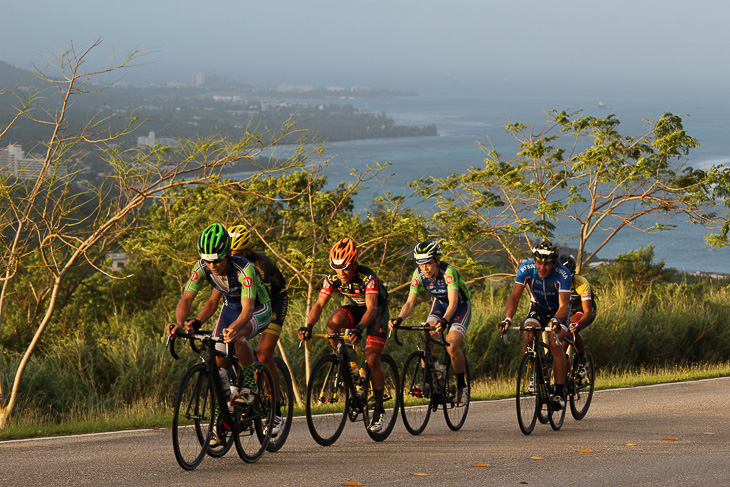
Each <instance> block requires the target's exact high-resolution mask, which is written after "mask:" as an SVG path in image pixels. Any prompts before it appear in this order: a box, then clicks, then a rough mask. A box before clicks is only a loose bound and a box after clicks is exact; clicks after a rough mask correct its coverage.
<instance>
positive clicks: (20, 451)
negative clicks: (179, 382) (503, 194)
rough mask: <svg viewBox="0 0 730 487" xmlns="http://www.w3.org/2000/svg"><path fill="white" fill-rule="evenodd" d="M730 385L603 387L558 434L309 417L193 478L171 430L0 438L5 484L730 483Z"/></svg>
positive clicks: (502, 421)
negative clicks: (322, 437)
mask: <svg viewBox="0 0 730 487" xmlns="http://www.w3.org/2000/svg"><path fill="white" fill-rule="evenodd" d="M729 409H730V378H721V379H711V380H704V381H697V382H685V383H677V384H667V385H660V386H650V387H641V388H635V389H619V390H611V391H600V392H597V393H596V395H595V396H594V400H593V404H592V405H591V409H590V411H589V412H588V415H587V416H586V418H585V419H584V420H582V421H575V420H573V419H572V417H570V413H569V412H568V414H567V415H566V420H565V425H564V426H563V429H562V430H560V431H558V432H555V431H552V429H551V428H550V426H549V425H540V424H538V425H537V426H536V427H535V430H534V432H533V433H532V435H530V436H524V435H523V434H522V433H521V432H520V430H519V427H518V426H517V419H516V415H515V410H514V400H513V399H512V400H503V401H489V402H474V403H472V405H471V409H470V411H469V417H468V418H467V421H466V424H465V425H464V428H463V429H462V430H461V431H459V432H452V431H450V430H449V429H448V428H447V426H446V424H445V422H444V419H443V415H442V414H436V415H432V416H431V421H430V422H429V425H428V427H427V428H426V430H425V431H424V432H423V434H421V435H420V436H418V437H414V436H411V435H409V434H408V432H406V431H405V428H404V427H403V425H402V423H401V422H400V419H399V420H398V424H397V425H396V428H395V430H394V431H393V434H392V435H391V437H390V438H388V440H386V441H385V442H383V443H375V442H373V441H372V440H370V438H369V437H368V436H367V434H366V433H365V431H364V427H363V425H362V423H361V422H358V423H348V424H347V425H346V427H345V431H344V433H343V436H342V437H341V438H340V439H339V440H338V441H337V443H335V444H334V445H333V446H330V447H321V446H319V445H317V444H316V443H315V442H314V441H313V440H312V439H311V437H310V436H309V432H308V430H307V426H306V422H305V421H304V419H303V418H297V419H295V423H294V425H293V427H292V431H291V436H290V437H289V441H288V442H287V444H286V446H285V447H284V449H283V450H282V451H280V452H278V453H274V454H266V455H264V457H263V458H262V459H261V460H260V461H259V462H258V463H256V464H253V465H248V464H244V463H243V462H242V461H241V460H240V459H239V458H238V455H237V454H236V452H235V448H234V449H232V450H231V452H229V454H228V455H227V456H226V457H224V458H221V459H214V458H210V457H208V458H206V459H205V460H204V461H203V463H202V464H201V465H200V466H199V467H198V469H197V470H195V471H193V472H185V471H183V470H182V469H181V468H180V467H179V466H178V465H177V462H176V461H175V457H174V454H173V451H172V443H171V434H170V429H158V430H142V431H131V432H120V433H107V434H98V435H82V436H74V437H63V438H45V439H36V440H23V441H6V442H0V485H2V486H4V487H10V486H29V485H44V486H45V485H74V486H82V485H114V486H127V485H129V486H138V485H161V486H166V485H181V486H187V485H194V486H198V487H199V486H201V485H247V486H259V485H260V486H270V487H271V486H310V485H311V486H315V485H316V486H339V485H363V486H404V485H417V486H431V485H438V486H443V485H459V486H471V485H500V486H501V485H560V486H570V485H579V486H601V485H629V484H641V485H648V486H652V485H657V486H658V485H661V486H665V487H666V486H672V485H699V484H703V485H705V484H707V485H730V475H729V474H728V472H730V419H729V418H728V410H729Z"/></svg>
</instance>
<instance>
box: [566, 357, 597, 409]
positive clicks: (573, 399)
mask: <svg viewBox="0 0 730 487" xmlns="http://www.w3.org/2000/svg"><path fill="white" fill-rule="evenodd" d="M585 356H586V369H587V374H586V376H585V378H584V379H583V381H580V380H579V378H578V377H577V376H576V375H575V374H574V373H573V372H574V371H575V368H576V367H575V364H577V363H578V362H577V361H576V360H577V356H576V355H574V356H573V364H574V366H573V369H574V370H573V371H572V372H571V374H570V375H571V380H572V381H573V382H572V384H573V388H572V389H573V390H572V393H571V394H570V413H571V414H572V415H573V417H574V418H575V419H577V420H579V421H580V420H581V419H583V418H584V417H585V415H586V413H587V412H588V408H589V407H590V405H591V400H592V399H593V389H594V387H595V385H596V362H595V359H594V358H593V351H592V350H591V349H590V348H588V347H586V348H585Z"/></svg>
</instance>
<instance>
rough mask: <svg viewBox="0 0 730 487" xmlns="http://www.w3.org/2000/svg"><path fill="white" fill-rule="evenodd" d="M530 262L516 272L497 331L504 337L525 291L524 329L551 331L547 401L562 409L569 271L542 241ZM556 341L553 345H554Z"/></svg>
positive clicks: (527, 337) (529, 335) (527, 339)
mask: <svg viewBox="0 0 730 487" xmlns="http://www.w3.org/2000/svg"><path fill="white" fill-rule="evenodd" d="M532 257H533V258H532V259H530V260H528V261H527V262H525V263H523V264H522V265H521V266H520V267H519V269H518V270H517V277H516V278H515V284H514V286H513V287H512V293H511V294H510V296H509V298H508V299H507V307H506V309H505V318H504V321H502V322H501V323H500V324H499V327H500V331H501V332H502V333H506V332H507V329H508V328H509V327H510V325H511V324H512V317H513V316H514V314H515V312H516V311H517V305H518V304H519V302H520V297H521V296H522V293H523V291H524V290H525V288H527V290H528V292H529V293H530V297H531V305H530V311H529V312H528V314H527V318H526V319H525V327H530V328H538V329H543V328H546V327H547V326H549V327H550V329H551V330H552V331H553V333H551V334H550V336H549V338H548V345H549V346H550V351H551V353H552V356H553V372H554V376H555V390H556V391H555V392H556V394H555V395H554V396H553V397H552V398H551V403H552V406H553V408H555V409H557V410H559V409H562V408H564V407H565V372H566V367H567V366H566V363H565V353H563V347H562V340H563V337H564V336H565V333H566V332H567V331H568V327H567V326H566V325H565V322H566V321H567V318H568V311H569V310H570V285H571V276H570V271H569V270H568V269H567V268H566V267H565V266H564V265H562V264H560V263H559V262H558V249H557V248H556V247H555V245H553V244H552V243H551V242H550V241H548V240H544V241H542V242H541V243H540V244H538V245H537V246H536V247H535V248H533V249H532ZM532 333H533V332H527V333H525V349H527V345H528V343H530V341H531V340H532ZM556 337H557V341H556Z"/></svg>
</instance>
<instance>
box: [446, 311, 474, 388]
mask: <svg viewBox="0 0 730 487" xmlns="http://www.w3.org/2000/svg"><path fill="white" fill-rule="evenodd" d="M469 323H471V303H470V302H469V301H467V302H466V303H461V304H460V305H459V306H458V307H457V308H456V312H455V313H454V316H453V317H452V319H451V327H450V328H449V334H448V335H447V336H446V341H447V342H449V346H448V347H446V351H447V352H449V355H450V356H451V366H452V367H453V369H454V373H455V374H456V376H457V381H458V382H459V387H464V385H465V383H464V371H465V370H466V361H465V358H464V352H463V351H462V350H461V344H462V342H463V341H464V337H465V336H466V330H467V329H468V328H469Z"/></svg>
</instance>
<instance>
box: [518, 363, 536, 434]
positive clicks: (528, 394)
mask: <svg viewBox="0 0 730 487" xmlns="http://www.w3.org/2000/svg"><path fill="white" fill-rule="evenodd" d="M538 387H539V385H538V384H537V374H536V373H535V356H534V355H533V354H532V353H526V354H524V355H523V356H522V360H521V361H520V367H519V369H518V371H517V394H516V400H517V401H516V403H517V404H516V406H517V423H519V425H520V430H522V433H523V434H526V435H529V434H530V433H532V430H533V429H534V428H535V423H536V422H537V413H538V410H539V408H540V400H539V397H538V395H539V393H538Z"/></svg>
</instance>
